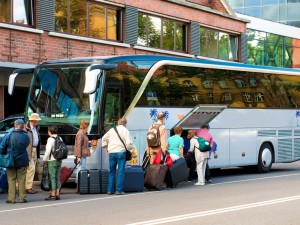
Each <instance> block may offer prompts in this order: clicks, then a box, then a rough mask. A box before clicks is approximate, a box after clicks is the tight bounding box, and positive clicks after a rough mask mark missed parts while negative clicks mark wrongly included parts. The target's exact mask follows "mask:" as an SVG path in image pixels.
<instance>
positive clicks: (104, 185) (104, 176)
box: [100, 169, 109, 194]
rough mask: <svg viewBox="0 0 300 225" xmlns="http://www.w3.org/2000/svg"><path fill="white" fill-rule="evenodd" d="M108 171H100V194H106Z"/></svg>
mask: <svg viewBox="0 0 300 225" xmlns="http://www.w3.org/2000/svg"><path fill="white" fill-rule="evenodd" d="M108 175H109V172H108V170H104V169H103V170H100V192H101V193H102V194H106V193H107V186H108Z"/></svg>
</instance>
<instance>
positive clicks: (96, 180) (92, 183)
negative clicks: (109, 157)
mask: <svg viewBox="0 0 300 225" xmlns="http://www.w3.org/2000/svg"><path fill="white" fill-rule="evenodd" d="M89 172H90V177H89V193H90V194H100V192H101V188H100V170H97V169H91V170H90V171H89Z"/></svg>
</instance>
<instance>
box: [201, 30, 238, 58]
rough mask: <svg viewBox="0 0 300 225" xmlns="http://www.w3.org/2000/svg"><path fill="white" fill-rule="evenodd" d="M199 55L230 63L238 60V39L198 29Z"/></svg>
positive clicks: (217, 32) (213, 31)
mask: <svg viewBox="0 0 300 225" xmlns="http://www.w3.org/2000/svg"><path fill="white" fill-rule="evenodd" d="M200 55H202V56H207V57H211V58H218V59H224V60H230V61H237V60H238V37H237V36H234V35H231V34H228V33H224V32H219V31H217V30H212V29H207V28H202V27H201V29H200Z"/></svg>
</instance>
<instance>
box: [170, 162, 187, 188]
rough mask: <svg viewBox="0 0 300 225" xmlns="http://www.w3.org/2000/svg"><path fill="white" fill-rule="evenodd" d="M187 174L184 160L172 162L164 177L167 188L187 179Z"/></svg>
mask: <svg viewBox="0 0 300 225" xmlns="http://www.w3.org/2000/svg"><path fill="white" fill-rule="evenodd" d="M188 175H189V172H188V167H187V164H186V161H185V159H184V158H179V159H177V160H176V161H175V162H173V166H172V167H170V168H169V169H168V172H167V175H166V184H167V187H174V186H176V185H177V184H178V183H179V182H181V181H184V180H186V179H187V178H188Z"/></svg>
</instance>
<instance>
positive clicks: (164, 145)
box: [159, 125, 167, 154]
mask: <svg viewBox="0 0 300 225" xmlns="http://www.w3.org/2000/svg"><path fill="white" fill-rule="evenodd" d="M159 132H160V143H161V149H162V151H163V153H164V154H165V153H166V150H167V128H166V126H164V125H162V126H160V127H159Z"/></svg>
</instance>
